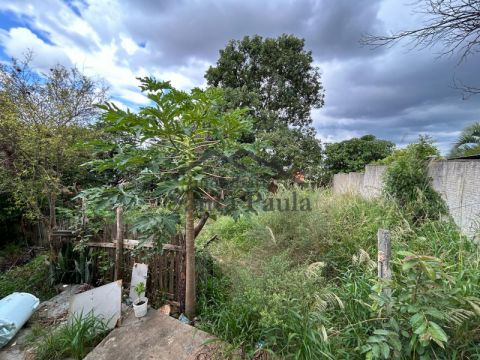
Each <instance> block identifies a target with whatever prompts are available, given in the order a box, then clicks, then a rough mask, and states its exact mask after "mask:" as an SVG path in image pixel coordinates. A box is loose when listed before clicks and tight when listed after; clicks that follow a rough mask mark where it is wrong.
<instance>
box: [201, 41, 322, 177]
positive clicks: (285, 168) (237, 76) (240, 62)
mask: <svg viewBox="0 0 480 360" xmlns="http://www.w3.org/2000/svg"><path fill="white" fill-rule="evenodd" d="M205 78H206V79H207V83H208V84H209V85H210V86H215V87H221V88H223V89H225V97H226V100H227V103H226V106H227V108H232V109H233V108H236V107H248V108H249V109H250V114H251V115H252V117H253V126H254V128H255V130H256V131H257V133H258V134H259V135H260V136H261V137H262V138H265V139H267V140H268V142H269V143H270V147H269V149H270V150H269V151H270V153H268V154H265V156H264V158H265V159H266V160H268V161H272V164H271V165H272V167H273V168H274V169H275V170H276V172H277V174H276V177H277V178H287V179H291V177H292V172H291V171H294V170H300V169H301V170H303V171H304V172H305V174H306V176H307V178H310V179H311V180H315V179H316V177H317V176H316V174H317V173H318V172H319V170H318V169H320V160H321V156H320V155H321V147H320V142H319V141H318V140H317V139H315V131H314V129H312V128H311V127H310V125H311V123H312V118H311V110H312V109H314V108H320V107H322V106H323V104H324V91H323V87H322V84H321V80H320V72H319V70H318V68H316V67H315V66H313V57H312V53H311V52H310V51H306V50H305V41H304V40H303V39H299V38H297V37H295V36H293V35H285V34H284V35H282V36H280V37H278V38H262V37H261V36H258V35H256V36H253V37H248V36H246V37H244V38H243V39H242V40H232V41H230V42H229V43H228V44H227V46H226V47H225V49H223V50H220V57H219V59H218V61H217V64H216V66H212V67H210V68H209V69H208V71H207V73H206V74H205ZM243 140H244V141H246V142H251V141H252V138H250V139H247V138H244V139H243ZM309 151H311V152H310V153H309Z"/></svg>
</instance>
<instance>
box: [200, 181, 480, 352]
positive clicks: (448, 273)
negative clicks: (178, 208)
mask: <svg viewBox="0 0 480 360" xmlns="http://www.w3.org/2000/svg"><path fill="white" fill-rule="evenodd" d="M295 191H296V192H297V197H303V198H305V197H308V198H309V199H310V201H311V205H312V210H311V211H285V212H280V211H273V212H261V213H259V214H258V215H252V216H250V217H245V216H244V217H241V218H240V219H239V220H238V221H234V220H233V219H232V218H230V217H221V218H219V219H218V220H217V221H216V222H212V223H210V224H209V226H208V227H207V228H206V229H205V231H204V233H203V235H202V237H201V239H200V240H199V242H198V245H197V247H198V249H199V257H200V260H201V264H200V265H199V268H201V269H203V272H202V273H201V274H200V275H199V282H198V286H199V304H200V319H201V322H200V323H201V326H202V327H203V328H204V329H206V330H208V331H211V332H213V333H214V334H216V335H217V336H219V337H220V338H221V339H224V340H226V341H228V342H229V343H230V344H232V348H238V347H240V348H242V349H243V350H244V352H245V353H247V354H249V355H252V354H254V353H257V354H258V352H259V351H260V350H263V351H265V352H268V353H270V354H271V355H273V357H274V358H282V359H290V358H292V359H322V358H331V359H356V358H379V359H382V358H383V359H387V358H388V359H390V358H401V359H473V358H478V357H480V350H479V347H478V345H479V342H480V318H479V315H480V301H479V300H478V297H480V271H479V270H480V269H479V256H478V248H477V247H476V245H474V244H473V243H472V242H470V241H469V240H467V239H466V238H465V237H463V236H462V235H461V234H460V233H459V232H458V231H457V228H456V226H455V225H454V224H453V222H452V221H451V220H450V219H448V218H445V217H444V216H443V217H441V220H440V219H436V220H432V219H429V218H426V219H422V221H415V222H413V221H412V217H411V216H410V215H411V214H406V213H405V212H404V211H400V210H399V208H398V207H397V206H396V203H394V202H393V201H388V200H376V201H367V200H364V199H360V198H358V197H354V196H338V195H333V194H332V193H331V192H329V191H318V192H308V191H300V190H298V189H297V190H295ZM277 197H278V198H281V199H286V198H290V199H291V198H292V192H291V191H283V192H280V193H279V194H277ZM379 228H386V229H389V230H390V231H391V233H392V248H393V249H392V253H393V254H392V256H393V261H394V267H393V280H392V282H391V283H389V284H388V287H389V288H390V289H391V297H389V296H388V291H387V292H383V291H382V288H383V287H384V286H386V285H387V284H385V283H381V282H379V281H378V279H377V268H376V253H377V249H376V247H377V230H378V229H379ZM213 235H218V239H217V240H214V241H212V242H210V243H209V244H208V246H207V248H206V249H203V248H204V246H205V245H206V243H207V242H208V240H209V239H211V238H212V236H213ZM199 271H200V270H199ZM385 294H387V295H385Z"/></svg>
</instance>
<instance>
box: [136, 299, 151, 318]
mask: <svg viewBox="0 0 480 360" xmlns="http://www.w3.org/2000/svg"><path fill="white" fill-rule="evenodd" d="M142 301H143V304H141V305H138V303H140V302H142ZM147 309H148V299H147V298H146V297H140V298H138V299H137V300H135V301H134V302H133V311H134V312H135V317H137V318H141V317H144V316H145V315H147Z"/></svg>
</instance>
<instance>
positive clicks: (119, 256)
mask: <svg viewBox="0 0 480 360" xmlns="http://www.w3.org/2000/svg"><path fill="white" fill-rule="evenodd" d="M115 249H116V250H115V276H114V281H117V280H120V279H121V278H122V267H123V208H122V206H120V205H119V206H118V207H117V238H116V246H115Z"/></svg>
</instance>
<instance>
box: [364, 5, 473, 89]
mask: <svg viewBox="0 0 480 360" xmlns="http://www.w3.org/2000/svg"><path fill="white" fill-rule="evenodd" d="M416 4H417V5H416V6H417V10H418V12H420V13H423V14H425V15H426V17H427V20H426V22H425V23H424V24H423V26H420V27H418V28H416V29H411V30H403V31H399V32H397V33H393V34H391V35H367V36H365V37H364V38H363V39H362V43H364V44H366V45H370V46H374V47H378V46H385V45H387V46H388V45H391V44H393V43H395V42H397V41H400V40H403V39H406V40H409V41H410V43H411V44H413V45H414V47H420V48H426V47H431V46H432V45H435V44H440V45H441V46H442V47H443V49H444V50H443V54H454V53H457V54H459V55H460V59H461V61H463V60H464V59H465V58H466V57H468V56H470V55H472V54H475V53H477V52H478V50H479V46H480V21H479V19H480V0H421V1H418V2H416ZM460 87H461V88H462V89H463V90H464V91H466V92H467V93H470V94H476V93H480V88H479V87H478V86H468V85H464V84H460Z"/></svg>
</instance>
